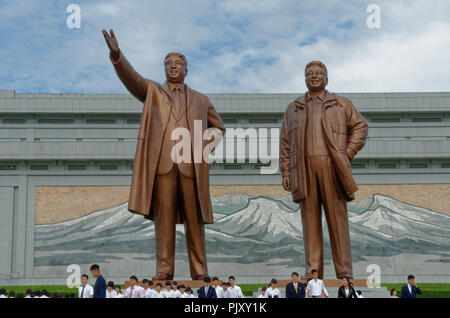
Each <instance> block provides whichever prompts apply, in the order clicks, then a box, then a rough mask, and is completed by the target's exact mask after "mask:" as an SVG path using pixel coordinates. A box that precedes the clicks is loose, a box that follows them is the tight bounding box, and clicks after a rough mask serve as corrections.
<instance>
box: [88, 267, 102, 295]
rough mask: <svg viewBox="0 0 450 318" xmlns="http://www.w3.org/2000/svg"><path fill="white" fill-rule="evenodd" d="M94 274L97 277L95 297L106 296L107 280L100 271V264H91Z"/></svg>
mask: <svg viewBox="0 0 450 318" xmlns="http://www.w3.org/2000/svg"><path fill="white" fill-rule="evenodd" d="M91 273H92V276H94V277H95V278H97V279H96V280H95V285H94V297H93V298H106V281H105V279H104V278H103V276H102V274H101V273H100V266H98V265H97V264H94V265H92V266H91Z"/></svg>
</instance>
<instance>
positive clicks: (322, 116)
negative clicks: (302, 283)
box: [280, 61, 368, 278]
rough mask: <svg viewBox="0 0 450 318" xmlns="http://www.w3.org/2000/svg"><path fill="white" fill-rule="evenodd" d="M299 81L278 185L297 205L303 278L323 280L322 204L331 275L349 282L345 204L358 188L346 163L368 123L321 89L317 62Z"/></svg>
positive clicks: (324, 78)
mask: <svg viewBox="0 0 450 318" xmlns="http://www.w3.org/2000/svg"><path fill="white" fill-rule="evenodd" d="M305 77H306V79H305V82H306V86H307V87H308V92H307V93H306V94H304V95H303V96H300V97H299V98H297V99H296V100H295V101H294V102H293V103H291V104H290V105H289V106H288V107H287V109H286V112H285V114H284V119H283V124H282V128H281V134H280V165H281V173H282V184H283V188H284V189H285V190H286V191H290V192H291V194H292V198H293V200H294V201H295V202H297V203H300V209H301V217H302V227H303V241H304V245H305V258H306V276H307V277H310V276H311V270H313V269H316V270H317V271H318V273H319V277H320V278H323V242H322V213H321V206H323V207H324V211H325V217H326V220H327V224H328V230H329V234H330V243H331V251H332V254H333V261H334V267H335V271H336V276H337V277H338V278H344V277H349V278H353V272H352V254H351V249H350V234H349V227H348V216H347V201H351V200H353V199H354V193H355V192H356V190H358V187H357V185H356V183H355V181H354V179H353V177H352V172H351V164H350V162H351V161H352V159H353V157H354V156H355V155H356V153H358V151H360V150H361V149H362V148H363V146H364V144H365V142H366V138H367V132H368V125H367V122H366V120H365V119H364V117H363V116H362V115H361V114H360V113H359V112H358V111H357V110H356V108H355V107H354V106H353V104H352V102H351V101H350V100H348V99H347V98H344V97H341V96H338V95H336V94H333V93H329V92H328V91H327V90H325V86H326V85H327V84H328V75H327V68H326V67H325V65H324V64H323V63H322V62H319V61H312V62H310V63H308V64H307V65H306V67H305Z"/></svg>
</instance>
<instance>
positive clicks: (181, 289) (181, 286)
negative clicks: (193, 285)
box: [177, 284, 187, 298]
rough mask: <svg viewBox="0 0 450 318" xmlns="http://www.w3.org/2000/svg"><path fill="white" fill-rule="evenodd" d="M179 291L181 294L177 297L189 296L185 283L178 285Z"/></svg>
mask: <svg viewBox="0 0 450 318" xmlns="http://www.w3.org/2000/svg"><path fill="white" fill-rule="evenodd" d="M178 292H179V293H180V296H179V297H177V298H187V297H186V296H187V293H186V286H184V284H181V285H179V286H178Z"/></svg>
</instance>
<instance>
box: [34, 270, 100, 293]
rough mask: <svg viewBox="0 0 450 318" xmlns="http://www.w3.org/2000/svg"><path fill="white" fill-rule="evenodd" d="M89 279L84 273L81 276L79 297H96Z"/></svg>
mask: <svg viewBox="0 0 450 318" xmlns="http://www.w3.org/2000/svg"><path fill="white" fill-rule="evenodd" d="M88 280H89V277H88V275H86V274H84V275H83V276H81V286H80V287H78V298H92V297H94V288H92V286H91V285H89V284H88ZM35 294H36V293H35Z"/></svg>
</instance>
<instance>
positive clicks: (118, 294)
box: [107, 285, 124, 298]
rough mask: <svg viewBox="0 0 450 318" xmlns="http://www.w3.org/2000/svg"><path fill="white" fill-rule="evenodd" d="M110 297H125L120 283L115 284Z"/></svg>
mask: <svg viewBox="0 0 450 318" xmlns="http://www.w3.org/2000/svg"><path fill="white" fill-rule="evenodd" d="M107 296H108V294H107ZM110 298H124V297H123V294H122V289H121V288H120V286H119V285H115V286H114V290H113V291H112V293H111V297H110Z"/></svg>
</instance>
